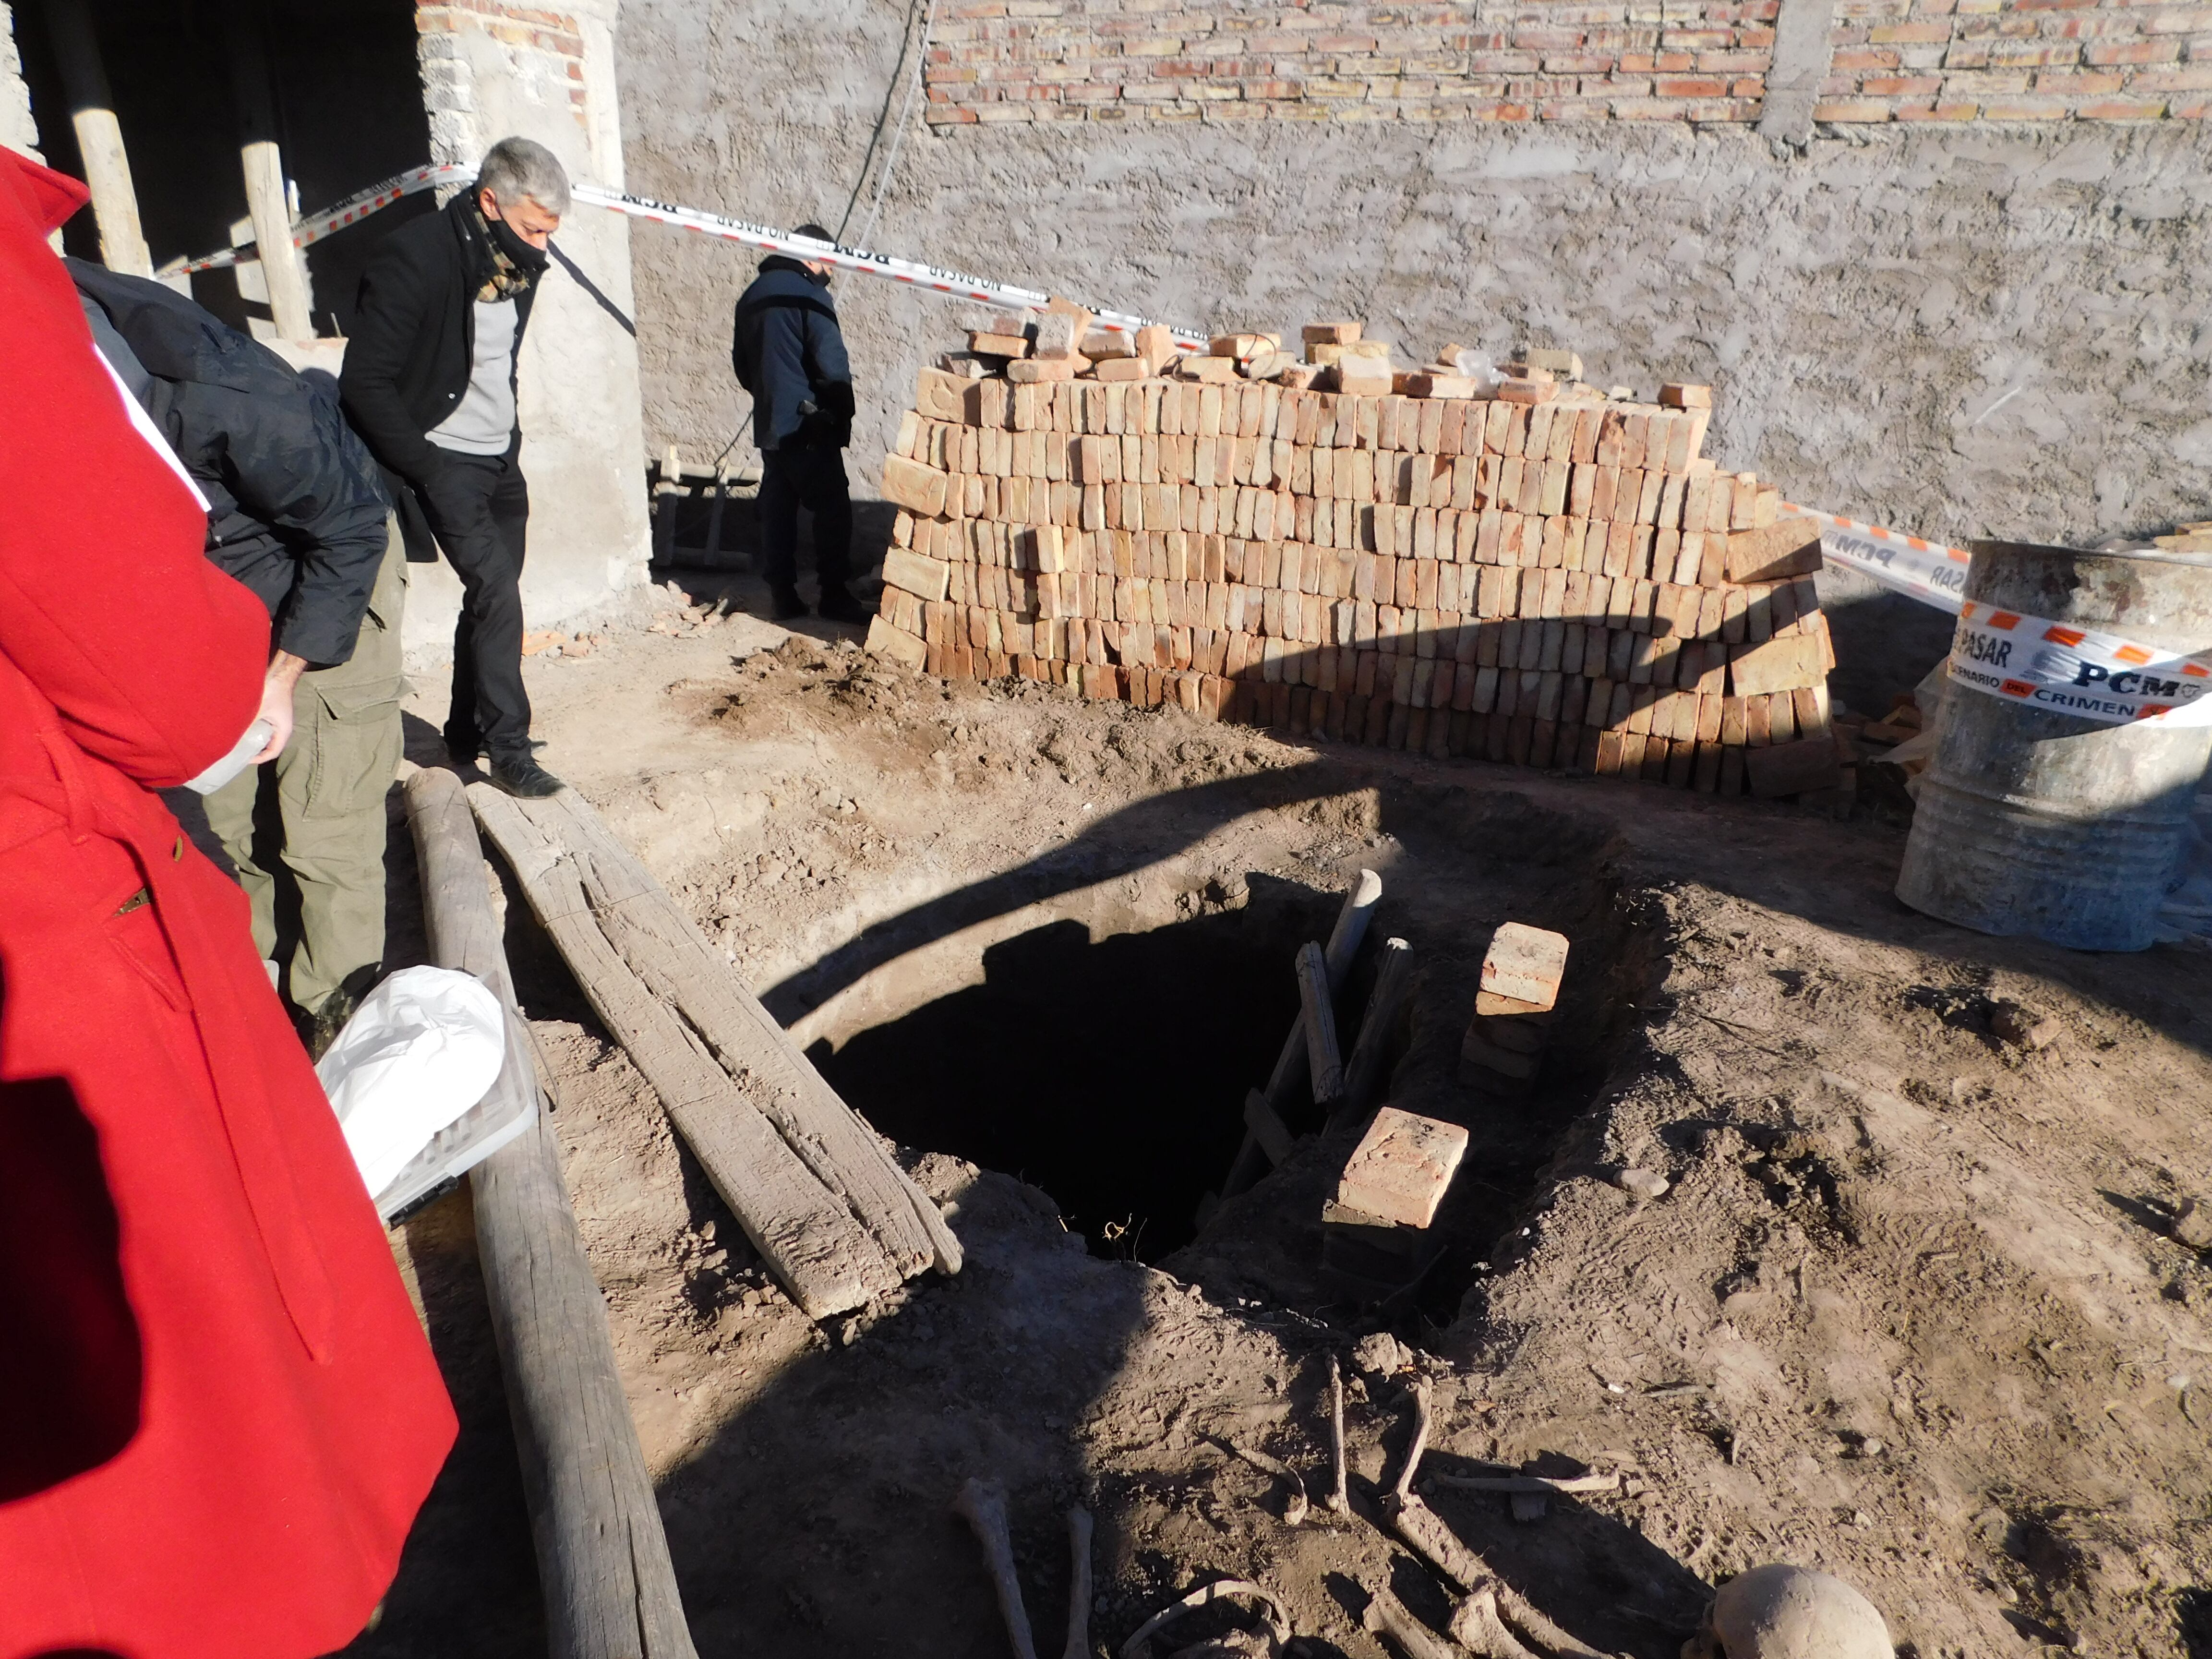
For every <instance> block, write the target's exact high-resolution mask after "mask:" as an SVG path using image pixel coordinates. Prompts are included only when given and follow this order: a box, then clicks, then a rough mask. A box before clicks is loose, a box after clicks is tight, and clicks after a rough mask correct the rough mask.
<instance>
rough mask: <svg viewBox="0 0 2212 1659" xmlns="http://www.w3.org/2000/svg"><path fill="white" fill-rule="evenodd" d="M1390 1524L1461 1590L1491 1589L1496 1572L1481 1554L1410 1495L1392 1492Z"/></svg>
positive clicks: (1420, 1555) (1424, 1558) (1421, 1556)
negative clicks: (1484, 1560) (1464, 1542)
mask: <svg viewBox="0 0 2212 1659" xmlns="http://www.w3.org/2000/svg"><path fill="white" fill-rule="evenodd" d="M1389 1510H1390V1524H1391V1525H1392V1526H1393V1527H1395V1528H1397V1532H1398V1536H1399V1537H1401V1538H1402V1539H1404V1540H1405V1541H1406V1542H1407V1545H1408V1546H1410V1547H1412V1549H1413V1553H1415V1554H1416V1555H1418V1556H1419V1557H1420V1558H1421V1559H1423V1560H1425V1561H1426V1562H1427V1563H1428V1564H1429V1565H1431V1566H1432V1567H1434V1568H1435V1569H1436V1570H1437V1571H1438V1572H1440V1573H1442V1574H1443V1576H1444V1577H1446V1578H1449V1580H1450V1581H1451V1582H1452V1583H1455V1584H1456V1585H1458V1586H1459V1588H1460V1589H1462V1590H1467V1591H1470V1592H1472V1591H1474V1590H1481V1589H1490V1588H1491V1587H1492V1585H1493V1584H1494V1583H1496V1578H1497V1575H1496V1574H1494V1573H1492V1571H1490V1569H1489V1567H1488V1566H1487V1565H1485V1564H1484V1562H1483V1559H1482V1558H1481V1557H1480V1556H1479V1555H1477V1554H1476V1553H1474V1551H1473V1550H1471V1549H1469V1548H1468V1547H1467V1546H1466V1545H1464V1544H1462V1543H1461V1542H1460V1541H1459V1534H1457V1533H1455V1532H1454V1531H1453V1530H1452V1529H1451V1528H1449V1527H1448V1526H1446V1525H1445V1524H1444V1522H1443V1516H1440V1515H1438V1514H1437V1512H1436V1511H1435V1510H1432V1509H1431V1508H1430V1507H1429V1506H1428V1505H1427V1504H1424V1503H1423V1502H1422V1501H1421V1500H1420V1499H1419V1498H1417V1497H1414V1496H1413V1494H1411V1493H1410V1492H1409V1493H1406V1494H1404V1495H1402V1496H1401V1495H1400V1494H1398V1493H1395V1492H1394V1493H1392V1494H1391V1498H1390V1503H1389Z"/></svg>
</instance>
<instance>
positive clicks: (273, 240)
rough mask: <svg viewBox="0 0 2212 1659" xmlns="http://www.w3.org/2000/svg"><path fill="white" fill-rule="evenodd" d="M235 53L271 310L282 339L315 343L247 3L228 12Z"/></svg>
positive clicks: (242, 138)
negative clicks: (293, 244) (293, 243)
mask: <svg viewBox="0 0 2212 1659" xmlns="http://www.w3.org/2000/svg"><path fill="white" fill-rule="evenodd" d="M224 19H225V33H226V35H227V37H228V43H229V47H230V86H231V96H232V99H233V100H234V102H235V103H236V105H237V106H238V128H239V144H240V149H239V159H240V162H241V164H242V165H243V167H244V168H245V172H246V213H247V215H248V216H250V217H251V218H252V222H253V248H254V252H255V253H256V254H257V255H258V256H259V258H260V260H261V275H262V280H263V281H264V282H265V283H268V285H269V310H270V315H271V316H273V317H274V318H275V319H276V337H277V338H279V339H283V340H312V339H313V338H314V337H315V324H314V319H313V317H312V316H311V315H310V314H309V311H308V301H307V264H306V261H305V260H303V259H302V258H301V255H300V250H299V249H298V248H296V247H295V246H292V203H291V197H290V192H289V191H288V190H287V188H286V186H285V182H284V155H283V151H282V150H281V149H278V147H277V143H276V98H275V96H274V94H272V92H271V89H270V79H269V55H268V52H267V51H266V50H265V49H264V46H263V44H262V38H261V31H262V27H263V19H262V14H261V9H260V7H259V6H258V5H252V4H248V3H243V0H234V3H232V4H231V5H229V6H228V7H226V8H225V9H224Z"/></svg>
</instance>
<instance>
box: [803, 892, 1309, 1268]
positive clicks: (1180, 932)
mask: <svg viewBox="0 0 2212 1659" xmlns="http://www.w3.org/2000/svg"><path fill="white" fill-rule="evenodd" d="M1294 908H1312V906H1311V905H1310V903H1308V904H1306V905H1304V906H1296V905H1293V904H1291V902H1288V901H1287V899H1286V900H1285V901H1284V902H1277V903H1273V904H1269V905H1266V906H1253V907H1248V908H1243V909H1238V910H1229V911H1223V912H1218V913H1216V914H1213V915H1197V916H1194V917H1193V918H1192V919H1191V920H1189V921H1182V922H1177V923H1174V924H1171V925H1170V926H1167V927H1158V928H1155V929H1152V931H1150V932H1147V933H1124V934H1118V935H1110V936H1108V937H1105V938H1102V939H1094V938H1093V937H1092V935H1091V931H1090V929H1089V928H1087V927H1085V925H1084V924H1083V923H1082V922H1080V921H1075V920H1073V919H1069V920H1066V921H1055V922H1049V923H1047V924H1045V925H1044V926H1042V927H1036V928H1034V929H1032V930H1031V931H1030V932H1028V933H1024V934H1022V935H1020V936H1019V937H1018V938H1015V939H1008V940H1006V941H1005V942H1004V943H1001V944H999V945H992V946H991V947H989V948H988V949H987V950H985V951H983V952H982V953H981V963H980V969H981V983H980V984H975V985H969V986H966V987H963V988H961V989H957V990H955V991H952V992H951V993H949V994H946V995H944V996H940V997H938V998H936V999H934V1000H932V1001H930V1002H928V1003H927V1004H925V1005H923V1006H921V1007H919V1008H917V1009H915V1011H914V1012H911V1013H909V1014H907V1015H905V1016H904V1017H902V1018H898V1019H895V1020H892V1021H890V1022H888V1023H886V1024H876V1025H872V1026H870V1027H869V1028H868V1029H866V1030H862V1031H859V1032H856V1033H854V1035H853V1036H851V1037H849V1038H848V1040H847V1041H845V1042H843V1043H842V1046H840V1047H838V1048H836V1050H835V1052H823V1050H821V1049H819V1048H817V1051H816V1054H815V1059H816V1061H817V1065H818V1066H820V1068H821V1070H822V1073H823V1076H825V1077H826V1078H828V1079H829V1082H830V1084H831V1085H832V1086H834V1087H835V1088H836V1090H837V1091H838V1092H839V1093H841V1094H842V1095H843V1096H844V1097H845V1099H846V1100H847V1101H848V1103H851V1104H852V1106H853V1107H854V1109H856V1110H857V1111H859V1112H860V1114H861V1115H863V1116H864V1117H866V1118H867V1119H868V1121H870V1122H872V1123H873V1124H874V1125H875V1126H876V1127H877V1128H878V1129H880V1130H881V1131H882V1132H883V1133H885V1134H887V1135H889V1136H890V1137H891V1138H892V1139H894V1140H896V1141H898V1142H900V1143H901V1144H902V1145H905V1146H924V1147H928V1148H931V1149H933V1150H935V1151H939V1152H950V1153H952V1154H953V1155H955V1156H956V1157H959V1158H966V1159H968V1160H969V1162H971V1163H975V1164H981V1165H982V1166H983V1167H984V1168H986V1169H990V1170H1005V1171H1006V1172H1007V1173H1009V1174H1012V1175H1015V1176H1019V1177H1020V1178H1021V1179H1023V1180H1024V1181H1026V1182H1030V1183H1031V1184H1032V1185H1034V1186H1037V1187H1041V1188H1043V1189H1044V1190H1045V1191H1046V1192H1048V1193H1049V1194H1051V1195H1052V1197H1053V1199H1054V1202H1056V1203H1057V1204H1058V1205H1059V1206H1060V1211H1061V1213H1062V1216H1063V1217H1064V1218H1065V1220H1066V1225H1067V1226H1068V1227H1069V1228H1070V1229H1071V1230H1073V1231H1078V1232H1080V1233H1082V1234H1083V1235H1084V1237H1085V1240H1086V1241H1087V1243H1088V1244H1089V1247H1090V1248H1091V1250H1092V1252H1093V1253H1094V1254H1097V1255H1133V1256H1135V1257H1137V1258H1138V1259H1139V1260H1142V1261H1158V1259H1159V1258H1160V1257H1162V1256H1163V1255H1166V1254H1167V1253H1168V1252H1170V1251H1171V1250H1173V1249H1176V1248H1177V1247H1179V1246H1181V1245H1182V1244H1183V1243H1187V1242H1188V1239H1189V1238H1190V1237H1191V1235H1192V1233H1193V1231H1194V1218H1195V1216H1196V1214H1197V1211H1198V1206H1199V1202H1200V1199H1201V1198H1202V1197H1203V1195H1204V1194H1206V1191H1207V1190H1208V1189H1210V1188H1218V1186H1219V1185H1220V1182H1221V1179H1222V1176H1223V1174H1224V1172H1225V1170H1227V1169H1228V1168H1229V1164H1230V1160H1231V1158H1234V1157H1235V1155H1236V1152H1237V1146H1238V1145H1239V1143H1240V1142H1241V1141H1242V1139H1243V1116H1242V1112H1241V1103H1242V1102H1243V1097H1244V1092H1245V1091H1246V1090H1248V1089H1250V1088H1252V1087H1254V1086H1255V1085H1259V1084H1261V1083H1264V1082H1265V1081H1266V1079H1267V1073H1268V1070H1269V1068H1270V1067H1271V1066H1273V1064H1274V1060H1275V1056H1276V1054H1277V1051H1278V1050H1279V1048H1280V1047H1281V1044H1282V1041H1283V1036H1284V1034H1285V1032H1286V1031H1287V1030H1289V1029H1290V1025H1291V1021H1292V1020H1293V1019H1295V1018H1297V1006H1298V1000H1297V987H1296V985H1295V982H1294V981H1293V980H1292V977H1291V958H1292V956H1293V953H1294V952H1295V951H1296V949H1297V945H1298V943H1299V941H1300V939H1301V938H1302V937H1303V930H1302V929H1301V927H1299V924H1298V919H1297V916H1296V915H1292V914H1291V913H1290V912H1291V910H1292V909H1294ZM1270 913H1273V914H1270Z"/></svg>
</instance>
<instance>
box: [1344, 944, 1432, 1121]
mask: <svg viewBox="0 0 2212 1659" xmlns="http://www.w3.org/2000/svg"><path fill="white" fill-rule="evenodd" d="M1412 994H1413V946H1412V945H1408V944H1407V943H1406V941H1405V940H1403V939H1385V940H1383V953H1382V956H1381V957H1380V958H1379V959H1378V960H1377V961H1376V964H1375V989H1374V992H1373V994H1370V996H1369V997H1368V999H1367V1012H1365V1013H1364V1014H1363V1015H1361V1016H1360V1020H1359V1035H1358V1037H1357V1038H1355V1039H1354V1040H1353V1042H1352V1058H1351V1059H1350V1060H1347V1061H1346V1062H1345V1067H1344V1093H1343V1095H1342V1096H1341V1097H1340V1098H1339V1099H1338V1101H1337V1103H1336V1107H1335V1109H1334V1110H1333V1111H1332V1112H1330V1114H1329V1116H1328V1126H1329V1127H1330V1128H1332V1129H1334V1128H1339V1127H1342V1126H1343V1125H1344V1124H1346V1123H1349V1122H1351V1121H1353V1120H1354V1119H1356V1118H1357V1117H1358V1116H1359V1115H1360V1114H1361V1113H1363V1112H1364V1111H1365V1110H1366V1109H1367V1107H1368V1105H1369V1103H1370V1101H1371V1100H1372V1099H1373V1097H1374V1095H1375V1091H1376V1085H1378V1084H1379V1083H1380V1082H1381V1081H1382V1079H1383V1063H1384V1061H1385V1060H1386V1059H1387V1058H1388V1057H1389V1052H1390V1040H1391V1037H1392V1036H1394V1035H1395V1032H1396V1030H1397V1025H1398V1015H1399V1013H1400V1012H1401V1011H1402V1010H1403V1009H1404V1007H1405V1006H1406V999H1407V997H1409V996H1411V995H1412Z"/></svg>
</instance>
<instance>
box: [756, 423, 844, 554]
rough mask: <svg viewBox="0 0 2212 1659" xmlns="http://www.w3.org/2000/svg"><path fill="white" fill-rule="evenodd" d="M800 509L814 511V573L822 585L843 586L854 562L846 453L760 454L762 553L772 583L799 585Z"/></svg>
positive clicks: (786, 450)
mask: <svg viewBox="0 0 2212 1659" xmlns="http://www.w3.org/2000/svg"><path fill="white" fill-rule="evenodd" d="M800 507H805V509H806V510H807V511H808V512H809V513H812V514H813V515H814V574H816V575H817V577H819V578H820V579H821V581H822V585H823V586H824V587H831V586H837V585H839V584H842V582H843V581H844V580H845V578H846V576H847V574H848V573H849V571H850V569H851V568H852V561H853V501H852V497H851V496H850V495H848V493H847V487H846V483H845V456H844V452H842V450H836V449H800V448H796V447H786V448H781V449H771V450H769V451H767V452H766V453H763V455H762V456H761V490H760V519H761V551H762V555H763V559H764V561H765V562H766V563H767V566H768V580H769V586H772V587H792V586H796V585H797V584H798V581H799V508H800Z"/></svg>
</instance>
